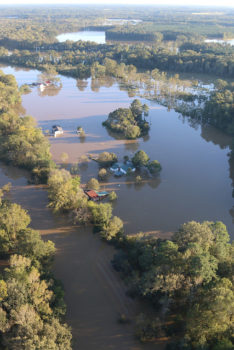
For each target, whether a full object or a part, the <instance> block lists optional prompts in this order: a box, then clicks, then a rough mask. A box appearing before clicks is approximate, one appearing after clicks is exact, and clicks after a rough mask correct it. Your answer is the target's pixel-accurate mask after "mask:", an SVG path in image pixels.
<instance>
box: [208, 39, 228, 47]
mask: <svg viewBox="0 0 234 350" xmlns="http://www.w3.org/2000/svg"><path fill="white" fill-rule="evenodd" d="M204 41H205V43H217V44H229V45H231V46H233V45H234V39H226V40H222V39H206V40H204Z"/></svg>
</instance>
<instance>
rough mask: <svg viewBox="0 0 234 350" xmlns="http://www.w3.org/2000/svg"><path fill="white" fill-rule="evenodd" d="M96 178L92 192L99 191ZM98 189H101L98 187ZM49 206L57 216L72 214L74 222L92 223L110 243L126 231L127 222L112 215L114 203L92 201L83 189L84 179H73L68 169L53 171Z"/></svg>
mask: <svg viewBox="0 0 234 350" xmlns="http://www.w3.org/2000/svg"><path fill="white" fill-rule="evenodd" d="M94 180H95V179H92V182H91V181H90V185H88V187H89V189H90V187H91V188H94V189H98V188H99V185H98V182H97V180H96V181H94ZM96 186H97V187H96ZM48 190H49V200H50V204H49V206H50V207H51V208H53V211H54V212H55V213H58V212H67V213H71V215H72V217H73V221H74V222H76V223H79V224H88V223H92V224H93V225H94V229H95V231H98V232H99V234H100V236H101V238H103V239H105V240H107V241H109V240H111V239H112V238H114V237H116V236H117V235H118V234H119V233H121V232H122V229H123V222H122V220H121V219H119V218H118V217H116V216H113V215H112V206H111V204H110V203H104V204H103V203H101V204H98V203H94V202H92V201H88V199H87V196H86V195H85V194H84V192H83V190H82V189H81V188H80V178H79V177H78V176H74V177H73V176H71V174H70V172H68V171H67V170H65V169H55V170H52V171H51V173H50V176H49V179H48Z"/></svg>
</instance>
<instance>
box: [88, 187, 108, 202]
mask: <svg viewBox="0 0 234 350" xmlns="http://www.w3.org/2000/svg"><path fill="white" fill-rule="evenodd" d="M84 193H85V194H86V195H87V196H88V198H89V199H90V200H92V201H94V202H96V201H100V200H102V199H104V198H106V197H107V196H108V194H109V193H108V192H105V191H102V192H99V191H94V190H84Z"/></svg>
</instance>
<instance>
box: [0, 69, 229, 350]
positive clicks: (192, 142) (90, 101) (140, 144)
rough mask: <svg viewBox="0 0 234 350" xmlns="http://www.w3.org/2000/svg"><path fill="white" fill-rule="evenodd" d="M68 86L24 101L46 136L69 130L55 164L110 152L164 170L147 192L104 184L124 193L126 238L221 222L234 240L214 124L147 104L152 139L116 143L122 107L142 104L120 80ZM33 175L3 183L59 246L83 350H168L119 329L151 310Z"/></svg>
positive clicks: (3, 178) (225, 144)
mask: <svg viewBox="0 0 234 350" xmlns="http://www.w3.org/2000/svg"><path fill="white" fill-rule="evenodd" d="M1 69H2V70H3V71H4V72H5V73H10V74H14V75H15V77H16V79H17V81H18V83H19V85H22V84H24V83H32V82H35V81H37V78H38V75H39V74H40V73H39V72H38V71H35V70H24V69H14V68H10V67H2V68H1ZM60 78H61V85H59V86H58V87H57V88H53V87H48V88H45V89H44V90H43V91H40V89H39V88H37V87H35V88H33V89H32V92H31V93H30V94H27V95H24V96H23V107H24V108H25V110H26V113H27V114H31V115H33V116H34V117H35V118H36V120H37V122H38V125H39V126H40V127H41V128H42V129H43V130H44V131H46V130H50V129H51V127H52V125H54V124H58V125H61V126H62V127H63V129H64V134H63V135H61V136H59V137H57V138H53V137H50V138H49V140H50V142H51V145H52V148H51V150H52V154H53V158H54V160H55V161H56V162H58V163H61V154H62V153H63V152H66V153H67V154H68V157H69V158H68V164H67V165H66V166H68V167H69V165H70V164H71V163H76V162H78V160H79V158H80V157H81V156H82V155H84V154H87V153H93V154H97V153H99V152H102V151H111V152H115V153H116V154H117V155H118V157H119V160H122V158H123V156H124V155H128V156H129V157H132V156H133V154H134V153H135V152H136V151H137V150H139V149H143V150H144V151H146V152H147V153H148V154H149V156H150V158H151V159H152V160H154V159H157V160H159V161H160V163H161V165H162V167H163V170H162V172H161V174H160V176H159V177H156V178H154V179H145V180H144V181H143V183H142V184H140V185H137V184H135V181H134V179H133V178H128V179H126V178H125V177H122V178H120V179H119V178H114V177H113V176H110V177H109V179H108V181H107V182H106V183H105V184H103V188H104V189H106V190H108V189H115V190H116V192H117V195H118V199H117V201H116V203H115V204H114V214H115V215H118V216H119V217H120V218H121V219H123V220H124V223H125V231H126V233H129V234H132V233H137V232H139V231H143V232H154V233H156V234H158V235H160V236H162V237H168V235H170V234H171V232H173V231H175V230H176V229H177V228H178V227H179V225H180V224H182V223H184V222H186V221H188V220H197V221H203V220H221V221H223V222H224V223H225V224H226V225H227V226H228V230H229V233H230V235H231V236H232V238H233V237H234V225H233V216H234V214H233V210H232V207H233V199H232V181H233V179H232V176H233V174H234V171H233V169H234V168H233V164H230V162H229V156H228V153H229V151H230V148H229V147H230V144H231V139H230V138H229V137H227V136H226V135H224V134H223V133H221V132H220V131H218V130H217V129H215V128H212V127H210V126H203V127H201V126H196V125H190V124H189V122H188V120H187V119H182V118H181V117H180V116H179V114H178V113H176V112H174V111H173V110H171V111H168V110H167V109H166V108H165V107H162V106H160V105H158V104H156V103H154V102H147V101H145V100H142V102H143V103H147V104H148V105H149V106H150V112H149V117H148V120H149V122H150V125H151V129H150V132H149V136H147V137H144V138H140V139H139V140H137V141H126V140H122V139H116V138H115V137H114V135H112V134H111V133H108V131H107V130H106V129H105V128H104V127H103V126H102V122H103V121H104V120H105V119H106V118H107V115H108V113H109V112H111V111H113V110H114V109H116V108H119V107H128V106H129V104H130V103H131V101H132V100H133V99H134V97H129V95H128V92H127V91H125V90H124V88H123V86H121V84H120V83H117V82H116V81H114V80H113V79H112V78H108V79H106V80H105V81H102V84H100V81H99V82H98V81H94V80H91V79H89V80H87V81H80V80H77V81H76V80H75V79H72V78H65V77H60ZM78 125H81V126H82V127H83V129H84V130H85V133H86V136H85V138H84V139H81V138H79V137H78V136H77V134H76V128H77V126H78ZM79 169H80V175H81V178H82V183H85V182H87V180H88V179H90V178H91V177H93V176H95V177H96V176H97V173H98V165H97V163H95V162H94V161H89V162H87V163H85V164H83V165H80V166H79ZM26 176H27V174H26V173H25V172H23V171H20V170H16V169H14V168H9V167H6V166H4V165H1V166H0V185H3V184H5V183H7V182H9V181H10V182H12V183H13V189H12V192H11V193H12V194H11V195H12V199H13V200H15V201H17V202H18V203H20V204H22V205H23V207H24V208H26V209H27V210H29V213H30V215H31V216H32V227H33V228H35V229H38V230H40V232H41V233H42V234H43V235H44V237H45V238H46V239H51V240H53V241H54V242H55V244H56V247H57V249H58V252H57V255H56V259H55V273H56V277H58V278H60V279H61V280H62V281H63V283H64V286H65V291H66V303H67V305H68V313H67V321H68V322H69V324H70V325H71V326H72V328H73V336H74V341H75V345H74V349H82V350H85V349H87V350H94V349H100V350H106V349H116V350H117V349H122V350H125V349H126V350H128V349H131V350H138V349H139V350H141V349H148V348H149V349H150V348H152V347H153V348H154V349H160V348H161V345H160V344H159V345H157V346H156V347H155V345H147V346H145V345H144V346H143V345H142V344H139V343H138V342H137V341H136V340H135V339H134V336H133V328H134V322H133V323H131V324H129V325H120V324H118V322H117V318H118V313H119V312H122V313H125V314H126V315H128V316H129V317H130V318H131V319H133V320H134V319H135V316H136V315H137V314H138V313H139V312H141V311H142V306H140V305H139V304H138V302H135V301H132V300H131V299H130V298H128V297H127V296H126V295H125V291H126V287H125V286H124V285H123V282H122V281H121V280H120V278H119V276H118V275H117V274H116V273H115V271H113V270H112V267H111V264H110V260H111V259H112V256H113V254H114V250H113V249H112V248H111V247H110V246H108V245H107V244H106V243H103V242H101V241H100V240H99V239H98V237H97V236H95V235H93V234H92V229H91V228H89V227H88V228H86V229H84V228H77V227H74V226H71V225H70V224H69V222H68V220H67V218H63V217H56V216H53V215H52V213H51V211H50V210H49V209H48V208H47V207H46V206H47V204H48V202H47V192H46V191H45V189H43V187H37V186H28V185H27V180H26ZM232 215H233V216H232ZM144 307H146V306H144Z"/></svg>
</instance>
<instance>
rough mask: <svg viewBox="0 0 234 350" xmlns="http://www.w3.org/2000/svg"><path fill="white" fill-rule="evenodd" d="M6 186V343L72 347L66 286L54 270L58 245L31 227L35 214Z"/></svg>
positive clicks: (0, 327) (0, 290)
mask: <svg viewBox="0 0 234 350" xmlns="http://www.w3.org/2000/svg"><path fill="white" fill-rule="evenodd" d="M7 191H9V186H8V185H6V186H4V187H3V188H2V189H0V227H1V230H0V255H1V261H4V260H5V261H6V262H7V264H6V265H7V267H6V268H5V269H4V271H3V273H1V277H0V315H1V316H0V320H1V321H0V346H1V349H4V350H5V349H6V350H7V349H46V348H47V349H51V350H52V349H54V350H58V349H61V350H62V349H63V350H70V349H71V332H70V329H69V328H68V326H67V325H66V324H63V323H62V318H63V316H64V314H65V311H66V307H65V304H64V301H63V290H62V288H61V286H60V283H59V282H58V281H56V280H55V279H54V277H53V275H52V272H51V267H52V262H53V256H54V254H55V247H54V244H53V243H52V242H51V241H47V242H44V241H43V240H42V238H41V236H40V233H39V232H37V231H35V230H32V229H31V228H30V227H29V223H30V217H29V215H28V214H27V212H26V211H25V210H24V209H22V208H21V207H20V206H19V205H18V204H16V203H11V202H10V201H9V200H8V199H7V197H6V192H7Z"/></svg>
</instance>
